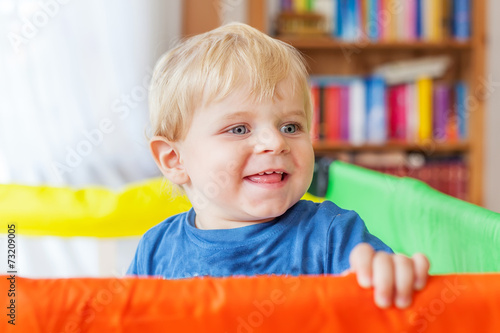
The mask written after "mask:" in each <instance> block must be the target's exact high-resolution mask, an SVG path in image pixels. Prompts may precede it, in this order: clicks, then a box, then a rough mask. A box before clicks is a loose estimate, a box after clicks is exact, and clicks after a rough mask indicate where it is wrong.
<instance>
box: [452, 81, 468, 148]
mask: <svg viewBox="0 0 500 333" xmlns="http://www.w3.org/2000/svg"><path fill="white" fill-rule="evenodd" d="M467 94H468V92H467V85H466V83H465V82H458V83H457V84H456V86H455V98H456V99H455V104H456V110H457V115H456V116H457V127H458V128H457V129H458V137H459V138H460V139H466V138H467V123H468V117H469V115H468V111H467Z"/></svg>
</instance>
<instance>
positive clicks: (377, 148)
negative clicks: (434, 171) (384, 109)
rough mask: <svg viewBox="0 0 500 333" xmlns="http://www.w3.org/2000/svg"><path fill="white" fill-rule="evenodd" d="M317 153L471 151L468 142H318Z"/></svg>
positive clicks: (315, 146)
mask: <svg viewBox="0 0 500 333" xmlns="http://www.w3.org/2000/svg"><path fill="white" fill-rule="evenodd" d="M313 147H314V150H315V151H316V152H388V151H416V152H422V153H434V152H439V153H447V152H449V153H453V152H455V153H466V152H468V151H469V148H470V145H469V143H468V142H435V141H430V142H425V143H421V144H420V143H408V142H397V141H391V142H387V143H384V144H380V145H377V144H364V145H352V144H350V143H346V142H327V141H317V142H314V143H313Z"/></svg>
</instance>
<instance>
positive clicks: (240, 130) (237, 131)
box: [228, 125, 248, 135]
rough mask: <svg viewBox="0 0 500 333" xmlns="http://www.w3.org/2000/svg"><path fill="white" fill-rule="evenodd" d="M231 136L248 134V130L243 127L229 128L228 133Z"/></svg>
mask: <svg viewBox="0 0 500 333" xmlns="http://www.w3.org/2000/svg"><path fill="white" fill-rule="evenodd" d="M228 132H229V133H231V134H237V135H243V134H247V133H248V128H246V126H244V125H240V126H236V127H233V128H231V129H230V130H229V131H228Z"/></svg>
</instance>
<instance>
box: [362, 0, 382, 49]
mask: <svg viewBox="0 0 500 333" xmlns="http://www.w3.org/2000/svg"><path fill="white" fill-rule="evenodd" d="M379 3H380V0H367V4H366V22H365V31H366V35H367V36H368V38H369V39H370V40H371V41H377V40H378V39H379V38H380V21H379V20H378V12H379Z"/></svg>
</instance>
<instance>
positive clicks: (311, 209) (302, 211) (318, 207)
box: [293, 200, 359, 224]
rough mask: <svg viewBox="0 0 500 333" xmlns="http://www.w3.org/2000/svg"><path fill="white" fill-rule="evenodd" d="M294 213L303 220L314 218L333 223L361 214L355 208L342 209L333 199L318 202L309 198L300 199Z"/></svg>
mask: <svg viewBox="0 0 500 333" xmlns="http://www.w3.org/2000/svg"><path fill="white" fill-rule="evenodd" d="M293 210H294V213H295V214H294V215H298V216H299V217H300V218H301V219H302V220H310V219H314V220H317V221H319V222H324V223H326V224H331V223H333V222H334V221H337V220H345V219H352V218H357V217H359V215H358V214H357V213H356V212H355V211H353V210H346V209H342V208H340V207H339V206H337V205H336V204H335V203H333V202H331V201H328V200H326V201H323V202H321V203H316V202H312V201H308V200H300V201H299V202H298V203H297V204H296V205H295V206H294V207H293Z"/></svg>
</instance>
